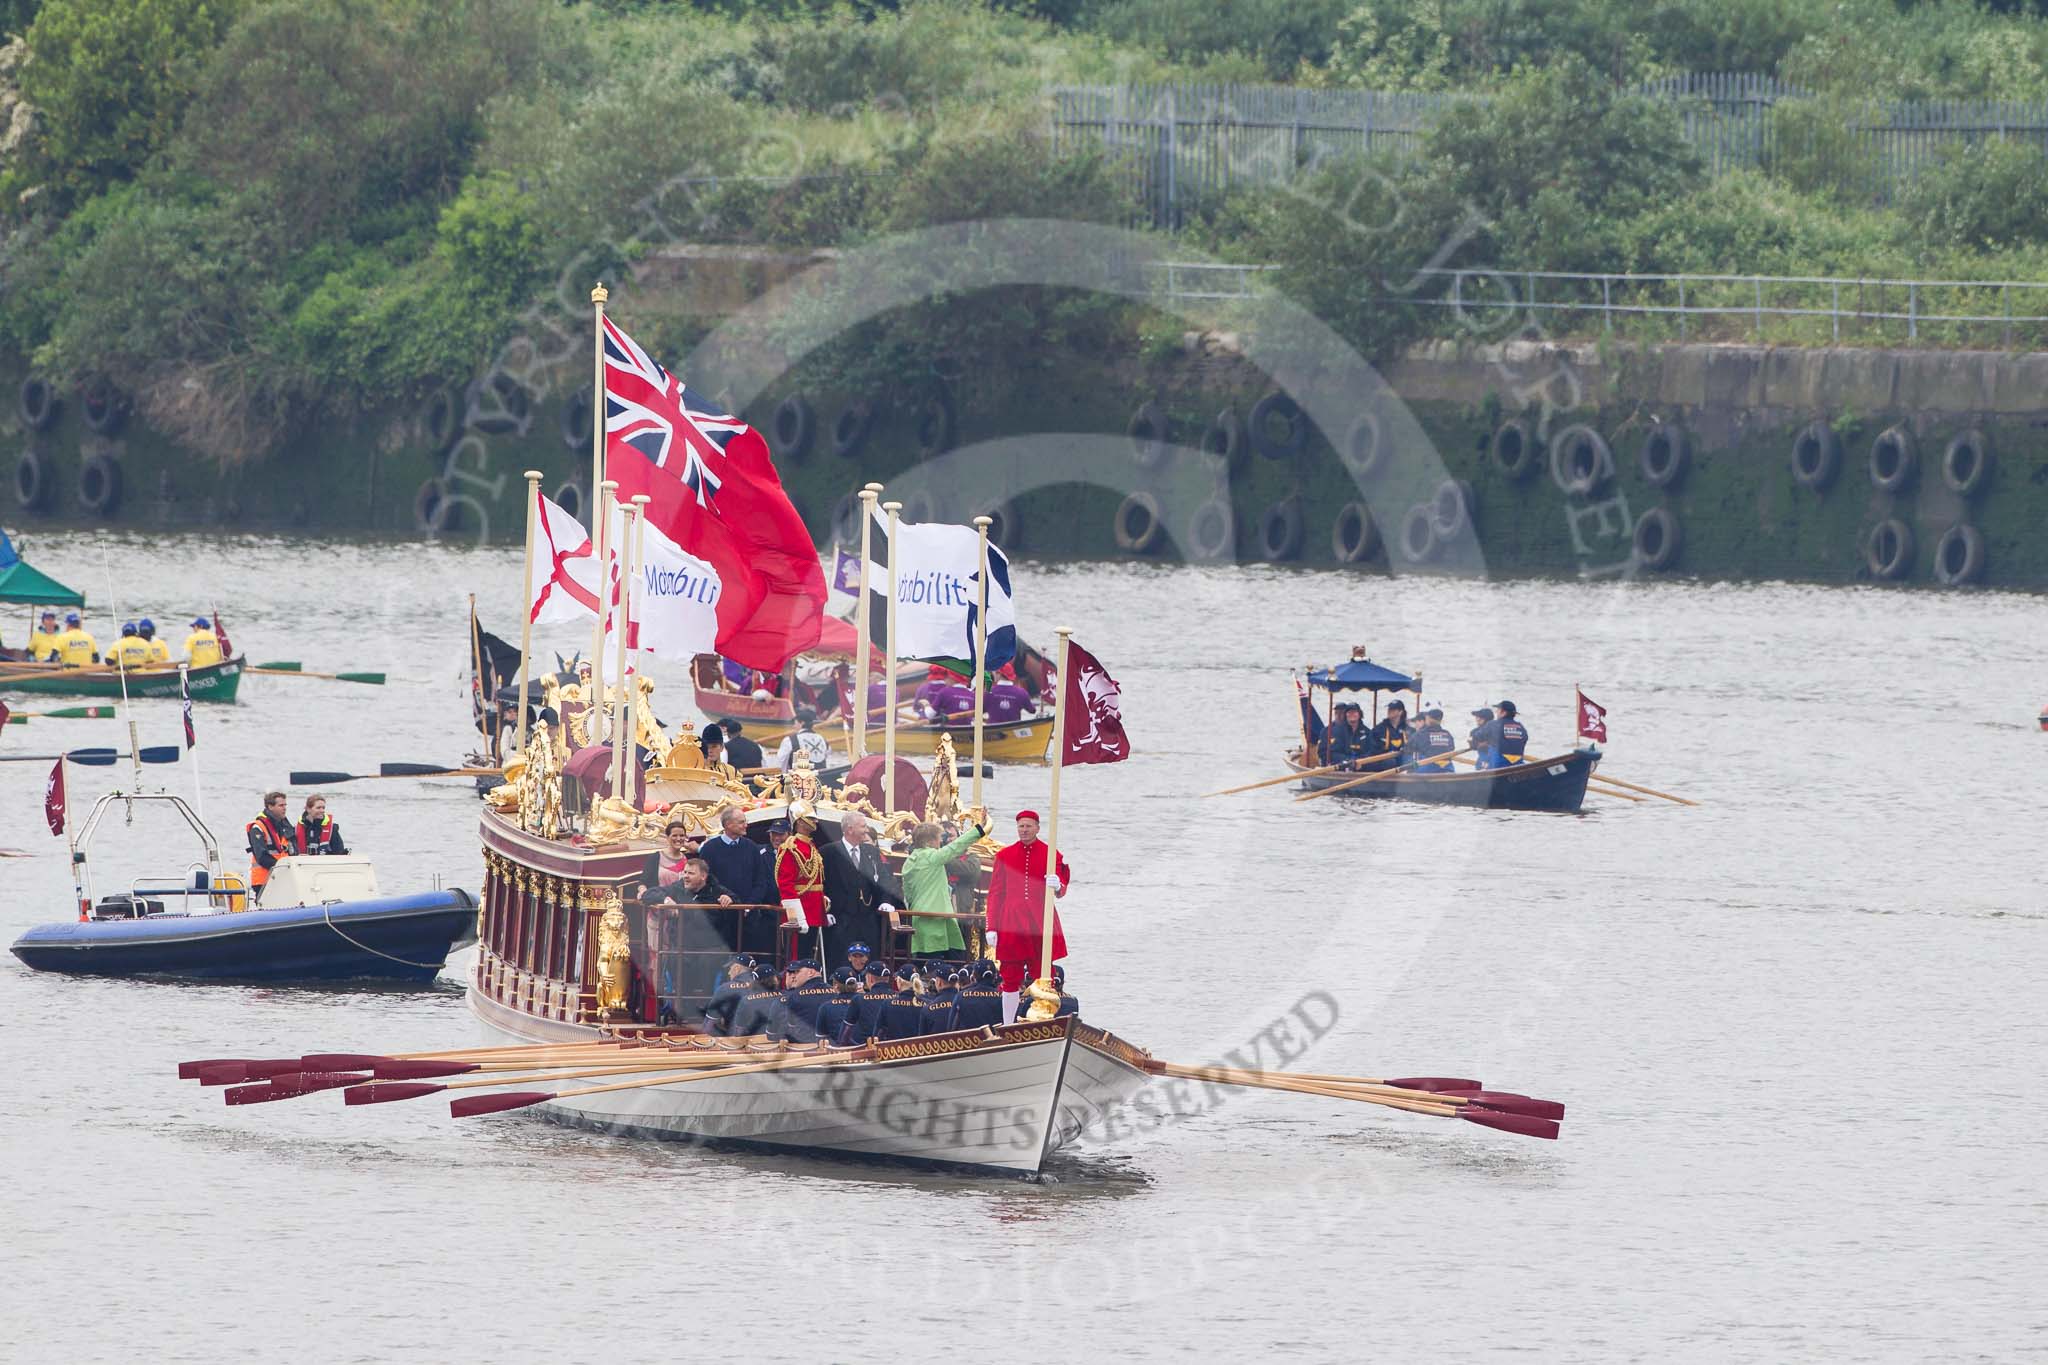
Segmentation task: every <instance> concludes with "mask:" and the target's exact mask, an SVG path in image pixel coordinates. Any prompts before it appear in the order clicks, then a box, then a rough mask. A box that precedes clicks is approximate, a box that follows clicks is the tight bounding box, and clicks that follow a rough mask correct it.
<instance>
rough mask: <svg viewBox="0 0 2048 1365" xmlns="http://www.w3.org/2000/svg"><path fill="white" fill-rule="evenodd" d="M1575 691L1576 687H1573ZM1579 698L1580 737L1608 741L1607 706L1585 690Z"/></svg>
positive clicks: (1603, 742)
mask: <svg viewBox="0 0 2048 1365" xmlns="http://www.w3.org/2000/svg"><path fill="white" fill-rule="evenodd" d="M1573 690H1574V691H1575V692H1576V691H1577V689H1576V688H1574V689H1573ZM1578 698H1579V738H1580V739H1596V740H1599V741H1600V742H1601V743H1602V744H1605V743H1606V742H1607V708H1606V707H1604V706H1600V705H1598V704H1596V703H1595V702H1594V701H1593V700H1592V698H1590V697H1588V696H1587V695H1586V694H1585V693H1584V692H1579V693H1578Z"/></svg>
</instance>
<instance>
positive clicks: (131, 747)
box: [100, 536, 142, 824]
mask: <svg viewBox="0 0 2048 1365" xmlns="http://www.w3.org/2000/svg"><path fill="white" fill-rule="evenodd" d="M100 564H101V566H102V567H104V568H105V569H106V571H107V612H108V614H109V615H110V616H111V617H112V618H113V619H114V620H115V621H119V620H120V619H121V604H120V603H119V602H117V601H115V600H114V556H113V553H112V552H111V551H109V550H108V549H107V541H106V537H104V536H102V537H101V538H100ZM114 671H115V672H116V673H118V674H120V675H121V715H122V717H123V718H124V719H125V720H127V722H128V763H129V766H130V767H131V768H132V769H133V771H134V773H135V790H136V791H141V790H142V748H141V742H140V741H139V740H138V739H137V738H136V735H135V708H134V707H132V706H130V705H129V704H128V661H127V660H126V659H125V658H124V657H123V656H122V654H121V642H120V640H119V638H118V637H117V638H116V639H115V641H114ZM128 823H130V824H134V823H135V805H134V803H133V802H130V803H129V805H128Z"/></svg>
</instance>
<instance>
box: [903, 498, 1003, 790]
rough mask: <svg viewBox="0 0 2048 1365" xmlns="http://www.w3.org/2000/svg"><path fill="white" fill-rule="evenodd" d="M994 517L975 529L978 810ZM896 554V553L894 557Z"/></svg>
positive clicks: (977, 521)
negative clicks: (990, 531) (977, 544)
mask: <svg viewBox="0 0 2048 1365" xmlns="http://www.w3.org/2000/svg"><path fill="white" fill-rule="evenodd" d="M990 521H991V518H989V517H985V516H983V517H976V518H975V519H974V529H975V531H976V532H977V533H978V534H979V535H980V536H981V574H980V577H979V579H978V580H977V581H978V582H979V583H980V584H981V590H980V593H979V596H980V599H981V605H980V609H979V610H978V611H977V612H976V613H975V617H974V801H973V803H972V804H973V806H974V809H976V810H980V809H981V732H982V730H983V729H984V728H985V726H984V723H983V720H984V718H983V715H982V713H983V711H984V710H985V709H986V708H985V706H984V704H983V698H984V696H985V693H986V688H987V686H988V681H987V678H986V676H985V675H986V674H987V671H988V528H989V525H990ZM892 557H893V556H892Z"/></svg>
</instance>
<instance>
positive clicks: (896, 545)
mask: <svg viewBox="0 0 2048 1365" xmlns="http://www.w3.org/2000/svg"><path fill="white" fill-rule="evenodd" d="M882 510H883V511H884V512H887V513H888V514H889V606H888V609H887V619H886V624H885V626H884V635H883V638H884V639H885V640H886V641H887V644H886V645H885V646H884V647H883V650H882V652H883V653H884V654H886V655H888V656H889V657H888V658H887V659H885V660H884V661H883V662H884V664H885V665H886V667H887V669H888V673H889V679H888V682H887V683H886V684H884V686H883V693H884V695H885V697H886V698H887V699H886V700H885V701H884V702H883V706H882V711H883V714H882V814H884V815H894V814H895V813H896V571H897V567H898V566H899V565H901V564H902V563H903V544H902V541H901V540H900V539H899V537H898V536H897V534H896V527H897V520H896V518H897V516H898V515H899V514H900V513H901V512H902V511H903V504H902V503H900V502H885V503H883V504H882Z"/></svg>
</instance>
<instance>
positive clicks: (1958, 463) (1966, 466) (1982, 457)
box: [1941, 427, 1991, 498]
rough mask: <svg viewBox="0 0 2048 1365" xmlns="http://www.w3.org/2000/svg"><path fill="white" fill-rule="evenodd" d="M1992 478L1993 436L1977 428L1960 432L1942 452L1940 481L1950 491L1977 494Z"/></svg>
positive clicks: (1968, 496)
mask: <svg viewBox="0 0 2048 1365" xmlns="http://www.w3.org/2000/svg"><path fill="white" fill-rule="evenodd" d="M1990 480H1991V439H1990V438H1989V437H1987V436H1986V435H1985V434H1984V433H1983V432H1981V431H1978V430H1977V429H1976V428H1974V427H1973V428H1971V429H1970V430H1968V431H1964V432H1959V433H1957V435H1956V436H1955V438H1954V439H1953V440H1951V441H1950V442H1949V443H1948V448H1947V449H1946V450H1944V451H1942V452H1941V481H1942V482H1943V483H1945V484H1947V485H1948V486H1949V491H1951V492H1953V493H1956V494H1959V495H1960V496H1962V497H1965V498H1972V497H1975V496H1976V495H1977V494H1978V493H1979V492H1981V491H1983V488H1984V485H1985V484H1986V483H1988V482H1990Z"/></svg>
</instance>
